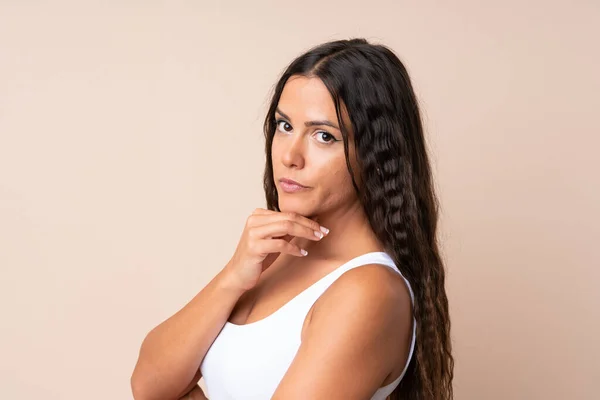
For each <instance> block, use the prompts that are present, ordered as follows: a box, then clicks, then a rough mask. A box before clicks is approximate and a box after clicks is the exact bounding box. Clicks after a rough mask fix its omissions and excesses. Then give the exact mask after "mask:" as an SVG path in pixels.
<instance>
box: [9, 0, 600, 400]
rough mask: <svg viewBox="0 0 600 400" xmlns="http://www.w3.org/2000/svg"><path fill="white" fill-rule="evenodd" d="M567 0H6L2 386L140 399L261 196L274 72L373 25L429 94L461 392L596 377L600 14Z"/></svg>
mask: <svg viewBox="0 0 600 400" xmlns="http://www.w3.org/2000/svg"><path fill="white" fill-rule="evenodd" d="M562 3H564V4H562V5H561V4H560V2H549V1H530V2H522V1H516V0H509V1H503V2H481V1H464V0H463V1H454V2H441V1H437V2H432V1H397V2H392V1H387V2H386V1H377V0H373V1H369V2H363V1H361V2H358V1H356V2H353V1H322V0H321V1H312V0H310V1H304V2H294V3H293V4H292V3H291V2H283V1H279V2H275V1H273V2H266V1H252V2H246V1H237V2H222V3H217V2H203V1H132V0H130V1H112V2H110V1H108V2H107V1H103V2H100V1H87V2H82V1H70V2H69V1H53V2H50V1H47V2H44V1H38V2H34V1H0V266H1V269H0V274H1V275H0V318H1V321H2V322H1V323H2V325H1V328H0V398H3V399H45V400H55V399H80V398H85V399H128V398H131V394H130V388H129V377H130V374H131V371H132V369H133V366H134V363H135V360H136V358H137V354H138V349H139V345H140V344H141V341H142V339H143V338H144V335H145V334H146V333H147V332H148V331H149V330H150V329H151V328H152V327H153V326H155V325H156V324H158V323H159V322H161V321H162V320H164V319H165V318H167V317H168V316H170V315H171V314H173V313H174V312H175V311H177V310H178V309H179V308H180V307H181V306H183V305H184V304H185V303H186V302H187V301H188V300H189V299H190V298H191V297H193V296H194V295H195V294H196V293H197V292H198V291H199V290H201V289H202V288H203V287H204V285H205V284H206V283H208V282H209V280H210V279H212V277H213V276H214V275H215V274H216V273H217V272H218V271H219V270H220V269H221V268H222V266H223V265H224V264H225V263H226V262H227V261H228V260H229V257H230V256H231V254H232V252H233V250H234V248H235V246H236V244H237V241H238V239H239V235H240V233H241V229H242V227H243V224H244V222H245V219H246V217H247V216H248V215H249V213H250V212H251V211H252V210H253V209H254V208H256V207H263V206H264V204H265V203H264V197H263V192H262V185H261V178H262V170H263V162H264V154H263V138H262V131H261V127H262V120H263V117H264V113H265V106H266V103H267V101H268V98H269V94H270V93H271V89H272V86H273V85H274V84H275V82H276V81H277V78H278V76H279V74H280V73H281V72H282V70H283V69H284V68H285V66H286V65H287V64H288V63H289V62H290V61H291V60H292V59H293V58H294V57H295V56H297V55H299V54H300V53H302V52H303V51H305V50H307V49H308V48H309V47H311V46H313V45H316V44H319V43H322V42H324V41H327V40H332V39H340V38H350V37H355V36H359V37H366V38H367V39H369V40H371V41H373V42H377V43H383V44H386V45H388V46H390V47H391V48H392V49H393V50H394V51H395V52H396V53H397V54H398V56H399V57H400V58H401V59H402V60H403V61H404V62H405V64H406V66H407V67H408V69H409V72H410V73H411V76H412V79H413V82H414V85H415V88H416V90H417V92H418V95H419V98H420V101H421V105H422V108H423V117H424V121H425V125H426V128H427V135H428V141H429V146H430V151H431V158H432V163H433V168H434V171H435V178H436V184H437V187H438V194H439V196H440V198H441V203H442V210H441V221H440V225H441V226H440V241H441V244H442V250H443V254H444V259H445V260H446V264H447V268H448V281H447V285H448V286H447V287H448V294H449V298H450V303H451V315H452V323H453V327H452V335H453V343H454V354H455V357H456V370H455V372H456V377H455V393H456V398H457V399H498V400H504V399H567V398H568V399H595V398H598V397H599V396H600V395H599V394H598V393H596V392H597V383H598V381H599V379H600V346H598V338H599V337H600V312H599V311H598V309H599V306H600V291H599V290H598V283H599V281H600V272H599V267H600V256H599V255H598V253H599V252H598V247H599V245H598V239H599V238H600V228H599V224H598V222H599V217H600V210H599V208H600V182H599V178H598V173H599V172H600V168H599V167H600V165H599V162H598V159H597V152H598V149H599V146H600V138H599V134H600V129H599V123H598V118H599V116H598V114H599V109H600V104H599V101H598V94H599V93H600V83H599V81H600V80H599V79H598V71H600V62H599V61H600V57H599V54H598V51H599V46H598V38H599V37H600V27H599V24H598V21H599V17H600V12H599V5H598V3H597V2H593V1H591V0H590V1H571V2H562ZM215 306H218V305H215Z"/></svg>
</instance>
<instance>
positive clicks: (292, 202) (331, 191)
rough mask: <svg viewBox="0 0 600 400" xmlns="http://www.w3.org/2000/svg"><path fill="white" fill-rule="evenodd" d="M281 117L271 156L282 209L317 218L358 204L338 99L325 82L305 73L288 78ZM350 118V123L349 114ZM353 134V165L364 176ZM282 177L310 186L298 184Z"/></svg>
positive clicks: (280, 103)
mask: <svg viewBox="0 0 600 400" xmlns="http://www.w3.org/2000/svg"><path fill="white" fill-rule="evenodd" d="M275 120H276V121H277V125H276V130H275V135H274V137H273V146H272V152H271V155H272V159H273V178H274V180H275V185H276V187H277V193H278V196H279V209H280V210H281V211H283V212H296V213H298V214H301V215H304V216H307V217H312V216H315V215H319V214H322V213H324V212H328V211H331V210H337V209H340V208H342V209H344V208H347V207H352V206H353V205H355V203H356V202H357V201H358V198H357V197H356V192H355V191H354V186H353V185H352V179H351V177H350V173H349V172H348V168H347V166H346V157H345V155H344V142H343V139H342V133H341V131H340V129H339V124H338V118H337V113H336V110H335V104H334V102H333V99H332V98H331V95H330V93H329V91H328V90H327V88H326V87H325V85H324V84H323V82H322V81H321V80H320V79H319V78H307V77H304V76H293V77H291V78H290V79H288V81H287V83H286V85H285V87H284V89H283V92H282V94H281V98H280V100H279V103H278V105H277V111H276V112H275ZM344 123H345V125H346V126H347V127H349V126H350V124H349V120H348V118H347V116H344ZM352 138H353V135H352V132H349V138H348V139H349V143H348V145H349V149H348V150H349V155H350V159H351V160H352V161H351V165H352V169H353V171H354V173H355V175H358V173H357V172H358V168H357V166H356V161H355V151H354V144H353V140H352ZM281 179H290V180H293V181H296V182H298V183H299V184H300V185H302V186H304V187H302V188H298V187H294V186H292V185H289V184H286V183H284V182H281ZM357 183H358V184H360V182H359V181H358V176H357Z"/></svg>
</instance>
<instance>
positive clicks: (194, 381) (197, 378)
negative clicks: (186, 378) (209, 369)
mask: <svg viewBox="0 0 600 400" xmlns="http://www.w3.org/2000/svg"><path fill="white" fill-rule="evenodd" d="M200 378H202V371H201V370H200V368H198V370H197V371H196V373H195V374H194V377H193V378H192V380H191V381H190V383H188V385H187V386H186V388H185V389H184V390H183V391H182V392H181V393H180V394H179V395H178V396H177V398H178V399H179V398H181V397H183V396H185V395H186V394H188V393H189V392H190V391H192V389H195V388H196V386H197V384H198V382H199V381H200Z"/></svg>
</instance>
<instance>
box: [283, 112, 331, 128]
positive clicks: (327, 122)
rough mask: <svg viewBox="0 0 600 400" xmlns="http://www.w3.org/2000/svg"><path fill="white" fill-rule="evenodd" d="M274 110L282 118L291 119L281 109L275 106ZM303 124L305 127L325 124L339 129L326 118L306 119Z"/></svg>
mask: <svg viewBox="0 0 600 400" xmlns="http://www.w3.org/2000/svg"><path fill="white" fill-rule="evenodd" d="M275 112H277V113H278V114H281V116H282V117H283V118H285V119H287V120H288V121H291V120H292V119H291V118H290V117H288V116H287V115H286V114H285V113H283V112H282V111H281V110H280V109H279V108H277V109H276V110H275ZM304 125H305V126H306V127H309V126H317V125H325V126H330V127H332V128H334V129H337V130H338V131H339V130H340V128H339V127H338V126H337V125H336V124H334V123H333V122H330V121H328V120H326V119H324V120H321V121H306V122H305V123H304Z"/></svg>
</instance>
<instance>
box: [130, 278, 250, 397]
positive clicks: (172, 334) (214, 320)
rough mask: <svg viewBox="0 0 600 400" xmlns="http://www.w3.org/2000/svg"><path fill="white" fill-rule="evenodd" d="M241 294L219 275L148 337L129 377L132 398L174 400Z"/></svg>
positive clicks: (226, 279)
mask: <svg viewBox="0 0 600 400" xmlns="http://www.w3.org/2000/svg"><path fill="white" fill-rule="evenodd" d="M242 294H243V291H242V290H239V289H235V288H234V287H233V286H232V285H231V284H230V281H229V278H228V276H227V275H225V274H224V273H223V271H221V273H219V274H218V275H217V276H215V278H214V279H213V280H211V281H210V282H209V283H208V285H206V287H205V288H204V289H202V291H200V293H198V294H197V295H196V296H195V297H194V298H193V299H192V300H191V301H190V302H189V303H188V304H187V305H186V306H185V307H183V308H182V309H181V310H179V311H178V312H177V313H176V314H174V315H173V316H172V317H170V318H169V319H167V320H166V321H164V322H163V323H161V324H160V325H158V326H157V327H156V328H154V329H153V330H152V331H151V332H150V333H148V335H147V336H146V338H145V339H144V341H143V343H142V346H141V349H140V355H139V358H138V362H137V364H136V367H135V370H134V372H133V375H132V377H131V385H132V389H133V391H134V397H135V398H136V399H140V400H152V399H159V400H164V399H175V398H177V397H176V396H178V395H180V394H181V392H182V391H183V390H184V389H185V388H186V386H188V385H189V384H190V381H191V380H192V379H193V378H194V375H195V374H196V372H197V371H198V367H199V365H200V364H201V362H202V360H203V359H204V356H205V355H206V352H207V351H208V349H209V348H210V346H211V345H212V343H213V341H214V340H215V338H216V337H217V335H218V334H219V332H220V330H221V329H222V328H223V325H224V324H225V322H226V321H227V319H228V318H229V315H230V314H231V310H232V309H233V307H234V306H235V304H236V302H237V301H238V299H239V297H240V296H241V295H242Z"/></svg>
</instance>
